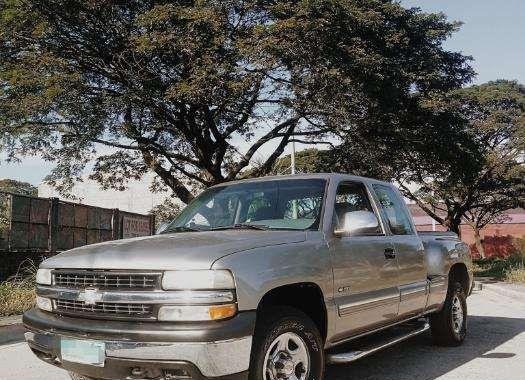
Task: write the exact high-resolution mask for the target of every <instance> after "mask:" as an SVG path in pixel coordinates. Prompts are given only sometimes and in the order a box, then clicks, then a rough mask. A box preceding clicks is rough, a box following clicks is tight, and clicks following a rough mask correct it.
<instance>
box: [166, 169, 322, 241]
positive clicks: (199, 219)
mask: <svg viewBox="0 0 525 380" xmlns="http://www.w3.org/2000/svg"><path fill="white" fill-rule="evenodd" d="M325 184H326V181H325V180H323V179H289V180H273V181H264V182H245V183H238V184H233V185H229V186H228V185H227V186H221V187H214V188H211V189H208V190H206V191H204V192H203V193H202V194H201V195H200V196H198V197H197V198H196V199H195V200H193V201H192V202H191V203H190V204H189V205H188V207H186V208H185V209H184V211H183V212H182V213H181V214H180V215H179V216H178V217H177V218H176V219H175V220H174V221H173V222H172V223H171V224H170V225H169V227H168V228H167V229H166V230H165V232H183V231H210V230H217V229H228V228H254V229H292V230H305V229H314V228H315V229H316V228H318V226H319V218H320V215H321V208H322V203H323V196H324V190H325Z"/></svg>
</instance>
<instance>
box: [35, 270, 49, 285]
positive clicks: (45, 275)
mask: <svg viewBox="0 0 525 380" xmlns="http://www.w3.org/2000/svg"><path fill="white" fill-rule="evenodd" d="M36 283H37V284H39V285H51V269H39V270H38V271H37V272H36Z"/></svg>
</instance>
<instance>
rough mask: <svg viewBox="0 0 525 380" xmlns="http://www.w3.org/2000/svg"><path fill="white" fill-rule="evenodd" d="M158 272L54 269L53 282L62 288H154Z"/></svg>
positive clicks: (157, 280)
mask: <svg viewBox="0 0 525 380" xmlns="http://www.w3.org/2000/svg"><path fill="white" fill-rule="evenodd" d="M160 276H161V275H160V273H122V272H112V271H59V270H57V271H54V275H53V284H54V285H55V286H60V287H64V288H97V289H118V290H155V289H158V288H159V284H160Z"/></svg>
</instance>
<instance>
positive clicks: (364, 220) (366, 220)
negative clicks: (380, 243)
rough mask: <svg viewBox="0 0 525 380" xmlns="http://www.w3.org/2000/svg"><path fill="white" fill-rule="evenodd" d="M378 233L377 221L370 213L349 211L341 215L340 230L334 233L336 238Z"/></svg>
mask: <svg viewBox="0 0 525 380" xmlns="http://www.w3.org/2000/svg"><path fill="white" fill-rule="evenodd" d="M378 231H379V221H378V220H377V217H376V215H375V214H374V213H373V212H370V211H351V212H347V213H345V214H344V215H343V223H342V226H341V228H337V229H336V230H335V231H334V235H335V236H337V237H343V236H353V235H375V234H377V233H378Z"/></svg>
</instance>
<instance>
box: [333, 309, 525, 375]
mask: <svg viewBox="0 0 525 380" xmlns="http://www.w3.org/2000/svg"><path fill="white" fill-rule="evenodd" d="M468 323H469V335H468V337H467V339H466V340H465V342H464V344H463V345H462V346H460V347H450V348H449V347H437V346H433V345H432V340H431V338H430V333H426V334H423V335H421V336H418V337H416V338H413V339H410V340H408V341H406V342H402V343H400V344H398V345H397V346H394V347H392V348H390V349H387V350H384V351H381V352H379V353H377V354H375V355H372V356H369V357H367V358H363V359H361V360H359V361H356V362H355V363H351V364H347V365H332V366H328V367H327V370H326V376H325V378H326V379H327V380H343V379H345V380H346V379H360V380H367V379H369V380H372V379H373V380H394V379H395V380H405V379H417V380H431V379H436V378H438V377H439V376H442V375H444V374H446V373H448V372H450V371H452V370H454V369H455V368H457V367H460V366H461V365H463V364H465V363H467V362H469V361H471V360H473V359H476V358H490V359H506V358H511V357H514V356H516V354H515V353H514V352H499V351H497V352H490V351H493V350H494V349H496V348H497V347H498V346H500V345H502V344H503V343H505V342H507V341H509V340H511V339H512V338H514V337H515V336H517V335H519V334H520V333H522V332H525V319H520V318H502V317H482V316H471V317H469V320H468ZM523 360H525V358H523ZM502 365H504V364H503V363H502Z"/></svg>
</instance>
